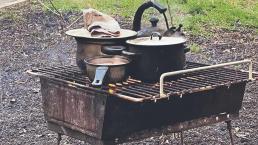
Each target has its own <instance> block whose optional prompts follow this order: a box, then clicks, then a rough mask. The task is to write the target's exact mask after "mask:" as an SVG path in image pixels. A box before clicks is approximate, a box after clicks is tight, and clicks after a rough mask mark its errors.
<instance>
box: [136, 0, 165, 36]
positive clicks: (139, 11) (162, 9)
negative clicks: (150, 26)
mask: <svg viewBox="0 0 258 145" xmlns="http://www.w3.org/2000/svg"><path fill="white" fill-rule="evenodd" d="M150 7H154V8H155V9H157V10H158V11H159V12H160V13H162V14H163V15H164V16H165V12H166V11H167V8H165V7H163V6H162V5H160V4H158V3H156V2H153V1H148V2H145V3H143V4H142V5H141V6H140V7H139V8H138V9H137V11H136V13H135V15H134V20H133V30H134V31H136V32H137V31H140V30H141V20H142V15H143V12H144V11H145V10H146V9H148V8H150ZM165 19H166V17H165ZM166 25H167V27H169V26H168V23H167V22H166Z"/></svg>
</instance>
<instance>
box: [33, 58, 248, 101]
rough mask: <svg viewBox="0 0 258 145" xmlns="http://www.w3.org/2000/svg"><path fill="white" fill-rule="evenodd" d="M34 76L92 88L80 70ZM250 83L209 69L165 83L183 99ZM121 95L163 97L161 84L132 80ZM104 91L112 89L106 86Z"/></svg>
mask: <svg viewBox="0 0 258 145" xmlns="http://www.w3.org/2000/svg"><path fill="white" fill-rule="evenodd" d="M202 66H205V65H203V64H199V63H192V62H188V63H187V69H190V68H196V67H202ZM32 72H34V73H39V74H43V75H45V76H49V77H51V78H58V79H61V80H65V81H68V82H75V83H78V84H80V86H82V85H83V86H87V87H91V82H90V80H89V79H88V78H87V77H86V75H85V74H83V73H82V72H81V71H80V70H79V69H78V68H77V67H76V66H58V67H46V68H39V69H35V70H32ZM244 81H248V73H243V72H240V71H237V70H233V69H228V68H217V69H209V70H204V71H199V72H191V73H187V74H184V75H181V76H178V77H177V78H173V79H172V80H171V81H166V82H165V83H164V91H165V93H168V94H170V95H181V94H184V93H192V92H196V91H202V90H205V89H213V88H216V87H218V86H228V85H231V84H234V83H240V82H244ZM114 85H115V87H116V91H117V93H119V94H122V95H127V96H130V97H134V98H144V99H146V100H148V99H150V100H151V99H153V98H155V97H158V96H159V87H160V86H159V82H157V83H144V82H141V81H139V80H135V79H132V78H129V79H128V80H127V81H126V82H122V83H117V84H114ZM101 89H102V90H104V91H106V92H107V90H108V89H109V87H108V86H103V87H102V88H101Z"/></svg>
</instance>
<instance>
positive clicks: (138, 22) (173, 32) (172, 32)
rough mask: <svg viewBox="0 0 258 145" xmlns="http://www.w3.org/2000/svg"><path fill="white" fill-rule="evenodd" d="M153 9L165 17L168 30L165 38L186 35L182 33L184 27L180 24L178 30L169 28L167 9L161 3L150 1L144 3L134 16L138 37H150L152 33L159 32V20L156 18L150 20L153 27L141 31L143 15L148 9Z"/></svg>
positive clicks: (134, 25)
mask: <svg viewBox="0 0 258 145" xmlns="http://www.w3.org/2000/svg"><path fill="white" fill-rule="evenodd" d="M151 7H153V8H155V9H157V10H158V11H159V12H160V13H161V14H163V16H164V19H165V22H166V28H167V30H166V31H165V32H164V33H163V36H174V37H181V36H184V33H183V32H181V28H182V26H183V25H182V24H180V25H179V26H178V28H176V27H169V24H168V19H167V16H166V11H167V8H166V7H164V6H162V5H160V4H159V3H156V2H154V1H148V2H145V3H143V4H142V5H141V6H140V7H139V8H138V9H137V11H136V13H135V15H134V20H133V30H134V31H136V32H138V34H137V37H146V36H150V35H151V34H152V32H157V31H158V30H159V28H157V23H158V21H159V20H158V18H155V17H152V18H151V19H150V22H151V25H152V26H151V27H149V28H144V29H141V20H142V16H143V13H144V11H145V10H146V9H148V8H151Z"/></svg>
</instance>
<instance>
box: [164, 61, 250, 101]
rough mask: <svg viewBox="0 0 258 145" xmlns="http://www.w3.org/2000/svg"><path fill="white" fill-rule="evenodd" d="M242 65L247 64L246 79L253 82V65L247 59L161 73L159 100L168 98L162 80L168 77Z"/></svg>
mask: <svg viewBox="0 0 258 145" xmlns="http://www.w3.org/2000/svg"><path fill="white" fill-rule="evenodd" d="M243 63H249V76H248V79H249V80H253V65H252V61H251V60H249V59H247V60H241V61H235V62H229V63H222V64H217V65H211V66H204V67H198V68H193V69H186V70H180V71H174V72H167V73H163V74H162V75H161V76H160V98H166V97H168V95H167V94H165V93H164V79H165V78H166V77H168V76H174V75H179V74H185V73H190V72H195V71H201V70H207V69H212V68H218V67H224V66H229V65H236V64H243Z"/></svg>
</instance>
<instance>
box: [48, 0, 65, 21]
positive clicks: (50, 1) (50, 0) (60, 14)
mask: <svg viewBox="0 0 258 145" xmlns="http://www.w3.org/2000/svg"><path fill="white" fill-rule="evenodd" d="M49 3H50V4H51V6H52V7H53V8H54V10H55V11H56V12H57V13H58V14H59V16H60V17H61V18H62V20H63V21H64V22H66V21H65V19H64V17H63V15H62V13H61V12H59V11H58V9H57V8H56V7H55V5H54V4H53V2H52V0H49Z"/></svg>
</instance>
